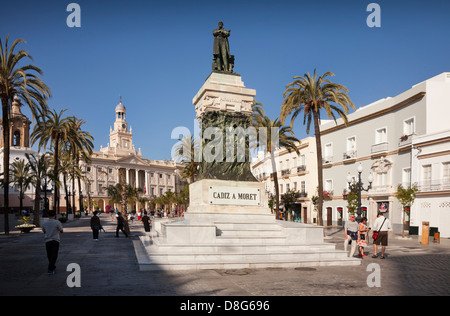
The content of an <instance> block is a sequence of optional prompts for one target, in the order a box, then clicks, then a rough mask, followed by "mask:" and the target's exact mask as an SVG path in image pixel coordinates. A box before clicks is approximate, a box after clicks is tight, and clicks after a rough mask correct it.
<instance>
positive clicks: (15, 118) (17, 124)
mask: <svg viewBox="0 0 450 316" xmlns="http://www.w3.org/2000/svg"><path fill="white" fill-rule="evenodd" d="M21 106H22V104H21V101H20V99H19V97H17V96H15V97H14V101H13V103H12V107H11V113H10V119H9V124H10V128H9V135H10V140H9V144H10V146H11V147H26V148H28V147H30V125H31V121H30V120H29V119H28V118H27V117H26V116H25V115H23V114H22V112H21V110H20V107H21ZM0 123H1V125H2V132H1V140H0V147H3V121H2V120H1V119H0Z"/></svg>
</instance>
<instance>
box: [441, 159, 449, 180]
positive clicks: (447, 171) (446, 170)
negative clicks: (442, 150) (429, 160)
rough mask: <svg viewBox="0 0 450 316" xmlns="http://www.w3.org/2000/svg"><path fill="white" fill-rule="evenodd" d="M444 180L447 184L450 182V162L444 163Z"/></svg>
mask: <svg viewBox="0 0 450 316" xmlns="http://www.w3.org/2000/svg"><path fill="white" fill-rule="evenodd" d="M442 179H444V181H445V182H446V183H449V182H450V161H447V162H444V163H442Z"/></svg>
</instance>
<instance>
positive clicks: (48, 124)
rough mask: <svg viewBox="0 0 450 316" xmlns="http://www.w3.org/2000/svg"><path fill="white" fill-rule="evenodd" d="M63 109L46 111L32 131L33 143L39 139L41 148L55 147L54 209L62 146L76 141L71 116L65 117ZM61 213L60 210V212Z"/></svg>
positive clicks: (53, 174)
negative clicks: (71, 136)
mask: <svg viewBox="0 0 450 316" xmlns="http://www.w3.org/2000/svg"><path fill="white" fill-rule="evenodd" d="M65 111H67V109H66V110H62V111H60V112H59V113H57V112H56V110H53V111H49V112H48V113H46V115H45V117H44V120H43V121H40V122H39V123H38V124H36V126H35V127H34V129H33V132H32V133H31V145H34V143H35V142H36V141H37V140H38V139H39V150H40V149H41V148H45V147H46V146H47V144H49V143H50V146H51V147H52V149H53V173H52V177H51V178H52V180H53V181H54V182H55V192H54V199H53V210H55V211H56V210H57V200H58V199H59V194H58V193H59V186H60V185H59V181H58V179H59V171H60V170H59V169H60V166H59V154H60V147H61V146H64V144H65V143H66V142H68V141H69V140H70V141H74V140H73V139H70V133H71V128H72V125H71V124H72V120H73V118H71V117H63V114H64V112H65ZM58 213H59V212H58Z"/></svg>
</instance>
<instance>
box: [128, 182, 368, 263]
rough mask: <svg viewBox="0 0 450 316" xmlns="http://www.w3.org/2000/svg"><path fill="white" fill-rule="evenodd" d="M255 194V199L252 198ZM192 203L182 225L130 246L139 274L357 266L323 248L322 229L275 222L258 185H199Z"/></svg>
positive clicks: (330, 246)
mask: <svg viewBox="0 0 450 316" xmlns="http://www.w3.org/2000/svg"><path fill="white" fill-rule="evenodd" d="M258 189H259V190H260V194H259V196H258V195H257V193H251V192H257V190H258ZM214 192H216V193H217V192H222V193H227V192H228V193H232V192H240V193H241V194H240V197H241V198H246V199H247V200H246V201H245V202H242V201H226V200H225V201H220V199H214ZM252 194H256V195H252ZM215 196H216V197H217V196H219V195H217V194H216V195H215ZM222 196H226V194H223V195H222ZM229 197H230V196H229ZM235 197H236V199H237V195H236V196H235ZM253 198H255V199H253ZM190 201H191V204H190V207H189V209H188V211H187V212H186V214H185V219H184V220H183V221H178V222H172V223H162V224H161V225H160V227H161V228H160V230H158V231H156V230H154V231H153V232H152V233H151V235H149V236H145V237H141V238H140V240H139V241H134V242H135V249H136V254H137V257H138V261H139V266H140V269H141V270H160V269H161V270H189V269H238V268H265V267H301V266H320V265H359V264H360V260H358V259H353V258H348V257H347V255H346V253H344V252H343V251H338V250H336V249H335V245H334V244H329V243H324V241H323V227H320V226H316V225H309V224H302V223H292V222H285V221H278V220H275V215H274V214H272V213H271V211H270V209H269V208H268V207H267V196H266V194H265V190H264V184H261V183H259V182H239V181H225V180H208V179H205V180H200V181H197V182H195V183H193V184H191V185H190ZM217 202H218V203H223V204H214V203H217ZM227 203H228V204H227ZM232 203H248V204H254V205H232ZM257 204H259V205H257Z"/></svg>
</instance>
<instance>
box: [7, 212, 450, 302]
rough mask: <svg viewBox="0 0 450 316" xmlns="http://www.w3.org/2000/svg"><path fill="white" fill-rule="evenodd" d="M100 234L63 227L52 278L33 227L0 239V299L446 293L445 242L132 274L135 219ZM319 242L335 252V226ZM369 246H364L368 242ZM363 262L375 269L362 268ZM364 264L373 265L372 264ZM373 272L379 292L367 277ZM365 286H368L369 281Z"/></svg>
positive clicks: (106, 222) (449, 287) (339, 241)
mask: <svg viewBox="0 0 450 316" xmlns="http://www.w3.org/2000/svg"><path fill="white" fill-rule="evenodd" d="M101 221H102V224H103V226H104V228H105V230H106V233H104V232H101V233H100V240H98V241H94V240H93V239H92V233H91V230H90V227H89V217H83V218H81V219H76V220H74V221H72V222H69V223H65V224H64V233H63V234H62V242H61V246H60V251H59V257H58V261H57V264H56V265H57V269H56V274H55V275H47V258H46V253H45V246H44V241H43V234H42V232H41V229H40V228H38V229H35V230H34V231H32V232H31V233H29V234H23V233H18V232H15V231H13V232H11V234H10V235H9V236H5V235H3V234H2V235H0V257H1V260H0V295H2V296H5V295H32V296H35V295H59V296H61V295H62V296H71V295H82V296H84V295H117V296H131V295H152V296H308V295H326V296H334V295H340V296H361V295H363V296H364V295H433V296H434V295H449V294H450V240H448V239H442V240H441V243H440V244H437V243H436V244H433V243H432V240H431V242H430V244H429V245H421V244H419V242H418V240H417V238H415V239H414V238H411V239H410V240H401V239H398V238H394V237H393V238H391V239H390V245H389V247H388V249H387V251H386V254H387V255H386V259H384V260H382V259H379V258H377V259H373V258H371V255H372V251H373V248H372V247H369V249H368V250H369V255H368V257H366V258H364V259H363V260H362V264H361V265H360V266H353V267H342V266H339V267H314V268H297V269H278V268H277V269H244V270H201V271H139V267H138V264H137V260H136V255H135V251H134V248H133V240H136V239H138V236H140V235H142V234H145V232H144V230H143V227H142V225H141V223H140V222H134V223H133V224H132V225H131V231H132V236H130V238H125V237H124V235H122V233H120V234H121V235H120V237H119V238H116V237H115V221H113V220H112V219H111V217H110V216H109V215H105V214H103V215H101ZM326 234H327V238H326V241H327V242H331V243H336V248H337V249H343V232H342V230H341V229H340V228H327V229H326ZM370 246H371V245H370ZM71 263H76V264H78V265H79V267H80V271H81V274H80V284H79V285H80V287H69V286H68V283H67V279H68V277H69V276H70V274H71V272H72V270H70V271H66V268H67V266H68V265H69V264H71ZM371 263H376V264H378V267H379V270H374V269H369V271H367V268H368V265H370V264H371ZM369 267H373V266H372V265H371V266H369ZM376 271H379V277H380V278H379V279H378V280H379V281H380V282H379V285H380V286H379V287H378V286H373V287H369V286H368V279H369V281H370V280H375V279H373V278H372V277H371V276H373V273H374V272H376ZM369 283H370V282H369Z"/></svg>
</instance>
